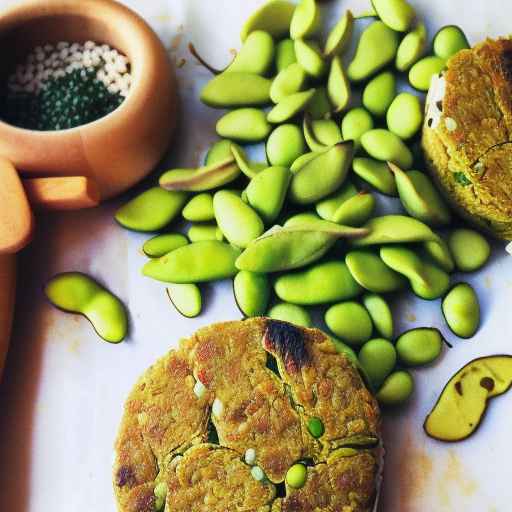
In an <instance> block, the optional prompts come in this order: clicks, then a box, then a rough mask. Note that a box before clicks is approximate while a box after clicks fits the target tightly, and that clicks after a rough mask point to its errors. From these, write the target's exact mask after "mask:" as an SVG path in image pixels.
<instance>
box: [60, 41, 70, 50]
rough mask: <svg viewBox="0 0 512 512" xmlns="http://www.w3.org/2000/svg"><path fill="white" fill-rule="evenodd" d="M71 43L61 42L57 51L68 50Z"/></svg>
mask: <svg viewBox="0 0 512 512" xmlns="http://www.w3.org/2000/svg"><path fill="white" fill-rule="evenodd" d="M68 46H69V43H68V42H67V41H60V42H58V43H57V49H58V50H62V49H63V48H67V47H68Z"/></svg>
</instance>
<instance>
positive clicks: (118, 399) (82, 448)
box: [0, 0, 512, 512]
mask: <svg viewBox="0 0 512 512" xmlns="http://www.w3.org/2000/svg"><path fill="white" fill-rule="evenodd" d="M77 1H79V0H77ZM411 1H412V3H413V4H414V6H415V7H416V8H417V10H418V12H419V13H420V15H421V16H423V17H425V18H426V17H427V16H428V24H429V28H430V30H431V33H432V32H433V31H434V30H436V28H438V27H440V26H441V25H443V24H449V23H457V24H460V25H461V26H462V27H463V29H464V30H465V31H466V32H467V34H468V35H469V37H470V40H471V42H476V41H478V40H481V39H482V38H484V37H485V36H486V35H499V34H508V33H509V32H510V19H511V16H512V4H511V3H510V2H508V1H506V0H451V1H446V0H411ZM10 3H12V2H6V1H5V0H0V6H2V7H4V6H6V5H8V4H10ZM126 3H127V4H129V5H130V6H132V7H134V8H135V9H136V10H138V11H139V12H140V13H141V14H142V15H143V16H144V17H145V18H146V19H147V20H148V21H149V22H150V23H151V24H152V25H153V27H154V28H155V29H156V30H157V31H158V33H159V34H160V35H161V37H162V40H163V41H164V43H165V45H166V46H167V47H168V48H169V51H170V53H171V56H172V58H173V59H174V60H175V61H176V62H180V61H181V59H185V60H186V62H185V64H184V66H183V67H182V68H181V69H179V70H178V76H179V81H180V85H181V105H182V109H181V120H180V125H179V129H178V132H179V136H178V138H177V139H176V141H175V143H174V144H173V146H172V148H171V150H170V153H169V155H170V156H169V162H172V163H173V164H180V165H196V164H197V163H198V162H199V159H200V157H201V155H202V154H203V152H204V149H205V148H206V147H207V146H208V144H209V143H210V142H211V141H212V140H213V139H214V133H213V126H214V122H215V118H216V116H217V114H216V113H215V112H214V111H213V110H210V109H207V108H206V107H204V106H202V105H201V104H200V103H199V101H198V99H197V96H198V91H199V90H200V87H201V84H202V83H203V81H204V80H205V79H206V77H207V74H206V73H205V72H204V71H203V70H202V69H200V68H199V67H198V66H196V65H195V64H194V62H193V60H192V59H191V58H190V57H189V55H188V52H187V49H186V46H187V43H188V42H189V41H193V42H194V43H195V45H196V47H197V48H198V50H199V51H200V52H201V53H202V54H204V56H205V57H206V58H207V59H209V60H211V61H212V62H213V63H214V64H216V65H219V66H222V65H223V64H225V63H227V62H228V61H229V58H230V49H231V48H236V47H237V46H238V32H239V27H240V25H241V21H242V20H243V19H244V18H245V17H246V16H247V15H248V14H249V13H250V12H251V10H252V9H253V8H254V7H255V6H257V5H259V4H260V3H261V0H245V1H244V2H240V1H239V0H167V1H166V0H144V1H143V0H132V1H129V2H126ZM340 4H341V6H340V7H343V8H347V7H350V8H353V10H354V11H355V12H358V11H361V10H363V9H364V8H366V2H364V1H362V0H361V1H357V0H345V1H343V2H340ZM329 19H330V20H331V21H334V18H331V17H330V18H329ZM155 94H158V91H156V92H155ZM106 165H108V163H106ZM120 202H121V201H120V200H118V201H114V202H111V203H109V204H105V205H103V206H102V207H101V208H98V209H96V210H93V211H87V212H79V213H71V214H67V215H64V214H62V215H55V216H48V217H45V218H39V219H38V231H37V236H36V239H35V240H34V243H33V244H32V246H31V247H30V248H29V249H28V250H26V251H25V253H24V254H23V255H22V256H21V260H20V261H21V265H20V267H21V283H20V287H19V303H18V308H17V315H16V320H15V333H14V338H13V346H12V350H11V353H10V355H9V358H8V363H7V369H6V373H5V379H4V382H3V384H2V385H1V387H0V406H1V408H2V409H1V410H2V414H1V415H0V510H1V511H6V512H7V511H10V510H16V511H19V512H50V511H51V512H70V511H73V512H85V511H101V512H113V511H114V510H115V505H114V500H113V495H112V489H111V476H110V467H111V458H112V444H113V440H114V436H115V433H116V429H117V425H118V422H119V419H120V416H121V411H122V403H123V401H124V399H125V397H126V395H127V393H128V391H129V389H130V388H131V386H132V384H133V383H134V381H135V379H136V377H137V376H138V375H139V374H140V373H141V372H142V371H143V370H144V369H145V368H146V367H147V366H149V365H150V364H151V363H152V362H153V361H154V360H155V359H156V358H157V357H158V356H160V355H162V354H163V353H165V352H166V351H167V350H168V349H169V348H170V347H172V346H173V345H174V344H175V342H176V340H177V339H178V338H179V337H180V336H183V335H187V334H190V333H192V332H193V331H194V330H195V329H196V328H197V327H199V326H201V325H204V324H207V323H210V322H213V321H218V320H227V319H236V318H239V313H238V311H237V309H236V308H235V305H234V302H233V298H232V294H231V286H230V283H227V282H224V283H221V284H220V285H216V286H214V287H210V288H208V294H207V306H206V310H205V312H204V314H203V315H201V316H200V317H199V318H197V319H194V320H186V319H184V318H182V317H180V316H179V315H178V314H177V313H176V311H175V310H174V309H173V308H172V306H171V305H170V304H169V302H168V300H167V299H166V297H165V294H164V287H163V286H162V285H160V284H159V283H155V282H152V281H150V280H148V279H144V278H142V277H141V275H140V272H139V268H140V267H141V265H142V264H143V262H144V257H143V256H142V255H141V252H140V245H141V243H142V241H143V240H144V239H145V238H146V237H145V236H142V235H137V234H130V233H128V232H126V231H123V230H122V229H120V228H119V227H117V226H116V225H115V223H114V222H113V220H112V214H113V212H114V211H115V209H116V208H117V206H118V205H119V204H120ZM66 270H80V271H83V272H87V273H90V274H92V275H94V276H96V277H97V278H98V279H100V280H102V281H103V282H105V283H106V284H107V285H108V287H109V288H110V289H112V290H113V291H114V292H115V293H117V294H118V295H119V296H120V297H121V298H122V299H123V300H124V301H125V302H126V304H127V306H128V308H129V310H130V314H131V335H130V338H129V339H128V340H127V341H126V342H125V343H123V344H121V345H118V346H113V345H108V344H106V343H102V342H101V341H99V339H98V338H97V336H96V335H95V334H94V332H93V331H92V329H91V328H90V326H89V324H88V323H87V321H86V320H84V319H82V318H79V317H75V316H72V315H66V314H63V313H61V312H59V311H57V310H55V309H53V308H52V307H51V306H49V305H48V304H47V303H45V301H44V300H43V296H42V293H41V287H42V284H43V283H44V281H45V280H46V279H47V278H48V277H50V276H51V275H52V274H54V273H56V272H60V271H66ZM469 280H470V281H471V282H472V283H473V284H474V286H475V288H476V290H477V291H478V293H479V296H480V297H481V299H482V309H483V323H482V328H481V329H480V331H479V333H478V334H477V336H476V337H475V338H474V339H472V340H471V341H461V340H458V339H455V338H454V337H453V336H452V335H451V334H450V333H449V332H448V331H447V329H446V327H445V326H444V325H443V322H442V319H441V316H440V312H439V301H436V302H432V303H426V302H422V301H419V300H416V299H412V298H411V296H409V295H404V296H403V297H401V298H400V300H399V301H397V304H396V306H397V312H399V313H398V314H399V316H400V322H399V324H400V325H399V329H405V328H411V327H414V326H420V325H436V326H439V327H440V328H441V329H442V331H443V332H444V333H445V334H446V336H447V338H448V339H449V340H450V341H451V342H453V344H454V348H453V349H452V350H449V351H446V352H445V354H444V356H443V357H442V359H441V360H440V361H439V362H438V363H437V364H436V365H435V366H434V367H431V368H427V369H423V370H420V371H416V372H414V373H415V376H416V381H417V384H418V386H417V388H418V389H417V392H416V394H415V398H414V400H413V401H412V403H411V404H410V405H409V406H408V407H407V408H406V409H405V410H401V411H400V412H399V413H397V414H395V415H387V416H386V420H385V434H386V444H387V452H388V457H387V466H386V471H385V485H384V493H383V499H382V503H381V510H382V511H384V512H460V511H464V512H509V511H510V510H512V504H511V502H512V486H511V484H510V469H509V462H510V460H512V443H511V442H510V432H512V414H510V410H511V407H512V393H509V394H508V395H506V396H503V397H501V398H498V399H496V400H494V402H493V403H492V404H491V407H490V409H489V412H488V414H487V417H486V418H485V422H484V424H483V425H482V427H481V430H480V432H479V433H478V434H477V435H475V436H474V437H473V438H471V439H469V440H468V441H465V442H464V443H460V444H453V445H444V444H440V443H438V442H435V441H432V440H430V439H428V438H427V437H426V436H425V435H424V434H423V431H422V428H421V425H422V422H423V419H424V417H425V415H426V413H427V412H428V411H429V409H430V408H431V407H432V405H433V403H434V401H435V398H436V396H437V394H438V393H439V391H440V390H441V388H442V386H443V384H444V383H445V382H446V380H447V379H448V378H449V376H450V375H451V374H452V373H453V372H454V371H456V370H457V369H458V368H459V367H461V366H462V365H463V364H465V363H466V362H467V361H469V360H471V359H472V358H474V357H477V356H481V355H485V354H494V353H512V340H511V332H512V315H511V314H510V311H511V304H512V258H511V257H510V256H506V254H505V251H504V244H501V245H499V246H497V247H496V248H495V251H494V256H493V259H492V263H491V264H490V265H489V266H487V267H486V269H485V270H484V271H482V272H479V273H477V274H475V275H472V276H471V277H470V279H469Z"/></svg>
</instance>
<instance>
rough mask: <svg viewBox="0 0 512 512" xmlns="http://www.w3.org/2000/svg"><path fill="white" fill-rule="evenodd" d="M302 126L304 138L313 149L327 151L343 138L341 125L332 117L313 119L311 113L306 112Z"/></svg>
mask: <svg viewBox="0 0 512 512" xmlns="http://www.w3.org/2000/svg"><path fill="white" fill-rule="evenodd" d="M302 128H303V131H304V138H305V139H306V143H307V145H308V146H309V149H311V151H315V152H323V151H327V150H328V149H329V148H330V147H331V146H334V145H335V144H337V143H338V142H341V140H342V138H341V131H340V129H339V126H338V125H337V124H336V122H335V121H333V120H332V119H318V120H313V119H312V118H311V116H310V115H308V114H306V115H305V116H304V121H303V123H302Z"/></svg>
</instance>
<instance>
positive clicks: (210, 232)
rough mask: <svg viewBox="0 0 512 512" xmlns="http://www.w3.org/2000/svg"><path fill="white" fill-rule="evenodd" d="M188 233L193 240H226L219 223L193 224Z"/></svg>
mask: <svg viewBox="0 0 512 512" xmlns="http://www.w3.org/2000/svg"><path fill="white" fill-rule="evenodd" d="M187 235H188V238H189V240H190V241H191V242H204V241H205V240H218V241H219V242H222V240H224V235H223V234H222V231H221V230H220V229H219V227H218V226H217V224H193V225H192V226H190V228H189V230H188V232H187Z"/></svg>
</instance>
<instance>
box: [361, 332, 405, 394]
mask: <svg viewBox="0 0 512 512" xmlns="http://www.w3.org/2000/svg"><path fill="white" fill-rule="evenodd" d="M358 359H359V364H360V365H361V367H362V368H363V369H364V371H365V373H366V375H367V376H368V378H369V380H370V383H371V385H372V388H373V389H374V390H377V389H379V388H380V386H381V385H382V383H383V382H384V380H385V379H386V377H387V376H388V375H389V374H390V373H391V372H392V371H393V369H394V368H395V365H396V360H397V357H396V350H395V347H394V345H393V343H391V342H390V341H388V340H385V339H383V338H375V339H373V340H370V341H367V342H366V343H365V344H364V345H363V346H362V347H361V350H360V351H359V357H358Z"/></svg>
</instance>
